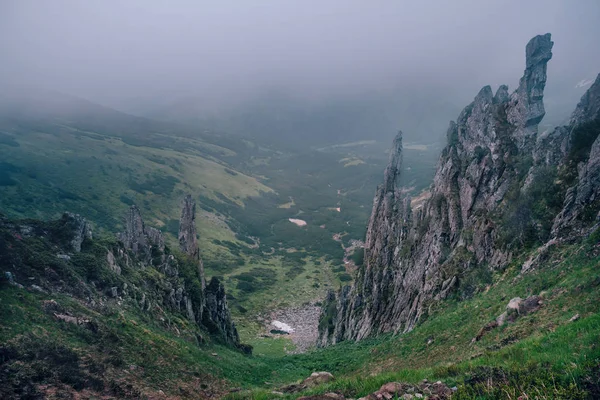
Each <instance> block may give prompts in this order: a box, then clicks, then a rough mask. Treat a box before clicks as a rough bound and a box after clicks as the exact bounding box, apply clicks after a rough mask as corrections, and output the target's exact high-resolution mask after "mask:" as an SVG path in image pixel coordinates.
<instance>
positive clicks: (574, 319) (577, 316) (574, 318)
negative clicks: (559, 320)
mask: <svg viewBox="0 0 600 400" xmlns="http://www.w3.org/2000/svg"><path fill="white" fill-rule="evenodd" d="M579 318H580V317H579V314H575V315H573V316H572V317H571V318H570V319H569V322H575V321H577V320H578V319H579Z"/></svg>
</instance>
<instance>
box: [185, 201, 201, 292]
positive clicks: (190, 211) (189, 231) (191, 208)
mask: <svg viewBox="0 0 600 400" xmlns="http://www.w3.org/2000/svg"><path fill="white" fill-rule="evenodd" d="M179 249H180V250H181V251H182V252H184V253H185V254H187V255H188V256H190V257H191V258H192V259H193V260H196V261H197V262H198V272H199V275H200V277H201V280H202V288H205V287H206V283H205V282H206V281H205V277H204V265H203V263H202V259H201V258H200V250H199V248H198V238H197V236H196V202H194V200H193V199H192V196H191V195H189V194H188V195H186V196H185V198H184V199H183V206H182V208H181V218H180V219H179Z"/></svg>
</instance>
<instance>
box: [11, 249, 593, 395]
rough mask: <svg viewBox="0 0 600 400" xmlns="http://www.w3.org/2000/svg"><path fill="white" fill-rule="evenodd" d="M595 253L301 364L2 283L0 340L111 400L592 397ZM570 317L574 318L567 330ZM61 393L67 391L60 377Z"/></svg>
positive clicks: (564, 256)
mask: <svg viewBox="0 0 600 400" xmlns="http://www.w3.org/2000/svg"><path fill="white" fill-rule="evenodd" d="M599 254H600V246H599V245H598V244H596V245H595V246H593V245H591V244H584V245H577V246H566V247H562V248H560V249H557V250H555V252H554V254H553V257H552V258H551V260H550V261H549V262H548V264H547V265H546V266H545V268H544V269H543V270H540V271H534V272H532V273H528V274H526V275H519V273H518V263H515V264H514V265H513V266H512V267H510V268H508V269H507V270H506V271H504V272H503V273H501V274H499V275H497V276H496V277H495V281H496V283H495V284H494V285H493V286H491V287H489V288H482V289H481V291H480V292H479V293H477V294H476V295H475V296H474V297H473V298H472V299H471V300H467V301H461V302H459V301H449V302H446V303H444V304H441V305H440V306H439V308H438V309H436V310H431V313H430V316H429V318H428V319H427V320H425V321H424V322H423V323H422V324H420V325H419V326H417V327H416V328H415V329H414V330H413V331H412V332H410V333H408V334H404V335H396V336H392V335H384V336H381V337H379V338H374V339H368V340H364V341H361V342H358V343H352V342H347V343H342V344H340V345H336V346H333V347H330V348H326V349H319V350H315V351H312V352H309V353H306V354H302V355H286V356H282V355H281V348H282V347H283V346H284V345H285V343H282V342H281V341H276V340H273V339H270V340H272V342H270V344H268V345H267V344H263V348H262V349H261V350H260V351H258V352H257V353H256V354H255V355H253V356H244V355H242V354H240V353H238V352H235V351H232V350H229V349H227V348H224V347H222V346H219V345H217V344H214V343H213V344H206V345H201V346H198V345H197V344H196V343H195V342H194V341H193V340H190V339H189V338H187V339H186V338H185V337H178V336H177V335H175V334H174V333H173V331H169V330H167V329H165V328H164V327H163V326H162V325H161V323H160V322H159V321H157V320H155V319H152V318H150V317H149V316H147V315H144V314H140V313H138V312H137V311H136V310H135V309H131V308H127V307H125V308H117V307H115V308H114V310H113V312H106V313H103V314H98V313H96V312H94V311H93V310H89V309H86V308H84V307H83V306H82V305H81V304H80V303H79V302H77V301H76V300H74V299H72V298H70V297H67V296H63V295H60V294H55V295H52V296H49V295H46V294H41V293H32V292H28V291H26V290H22V289H15V288H13V287H8V286H6V285H5V286H2V287H1V288H0V290H1V293H2V296H0V317H1V320H2V321H3V323H2V325H1V326H0V342H1V343H4V344H5V347H6V346H13V347H15V348H21V349H25V350H27V349H29V351H30V352H34V353H35V354H38V356H37V358H36V359H37V360H38V362H50V361H48V360H49V359H51V358H52V357H58V356H57V354H55V353H53V352H52V351H50V350H52V349H55V350H56V349H58V350H60V349H66V350H60V352H65V351H67V350H68V351H69V352H71V351H72V352H73V353H74V354H75V355H76V356H74V357H78V358H79V369H78V370H79V371H80V372H79V375H78V377H79V378H78V379H80V380H81V381H82V382H86V383H85V384H82V385H83V387H84V388H88V389H85V390H89V386H90V385H91V384H90V382H92V383H93V379H94V377H96V376H98V375H99V374H100V372H99V371H100V370H101V371H102V372H101V373H102V375H103V376H104V377H109V380H110V383H109V386H108V387H109V388H111V390H113V391H114V393H120V392H119V391H127V390H129V391H133V392H135V391H137V392H135V393H142V394H146V395H152V394H156V393H157V392H158V391H159V390H163V391H164V392H165V393H167V394H170V395H176V396H182V397H194V396H197V395H198V394H202V395H209V394H213V395H214V394H217V395H219V396H220V395H223V394H224V393H225V392H226V391H227V390H229V389H230V388H233V387H239V388H242V389H245V391H242V392H238V393H235V394H231V395H230V396H232V397H235V398H257V399H261V398H274V397H277V396H276V395H273V394H271V391H272V390H274V389H276V388H277V387H280V386H281V385H284V384H286V383H290V382H293V381H296V380H299V379H302V378H304V377H306V376H308V375H309V374H310V373H311V372H313V371H317V370H326V371H329V372H332V373H333V374H334V375H336V376H337V377H338V379H337V380H336V381H335V382H333V383H331V384H329V385H327V386H323V387H318V388H316V389H313V390H311V391H310V393H323V392H327V391H338V392H341V393H343V394H344V395H346V396H360V395H364V394H367V393H370V392H372V391H374V390H376V389H378V387H379V386H380V385H381V384H383V383H385V382H388V381H392V380H400V381H408V382H416V381H418V380H420V379H423V378H428V379H430V380H434V379H442V380H444V381H445V382H447V383H449V384H451V385H454V384H456V385H457V386H458V388H459V391H458V392H457V395H456V396H457V397H458V398H475V397H478V396H479V398H507V397H511V398H516V397H518V395H520V394H522V393H527V394H528V395H529V396H536V395H539V396H541V397H545V398H585V397H584V395H585V390H589V389H590V388H592V387H593V386H589V385H591V383H589V384H588V383H586V382H592V383H593V382H594V379H595V380H596V381H595V384H596V386H595V387H596V389H597V388H598V386H597V385H598V383H599V382H598V375H597V374H598V372H597V369H596V372H595V374H596V375H595V377H594V375H593V374H592V372H591V371H592V369H593V368H598V366H599V365H600V348H599V347H598V343H600V314H599V313H598V311H599V307H598V304H599V302H600V290H599V287H600V270H599V269H598V265H599V262H600V256H599ZM531 294H541V295H542V296H543V298H544V305H543V307H542V309H540V310H539V311H538V312H536V313H534V314H531V315H528V316H525V317H521V318H520V319H518V320H517V322H515V323H514V324H509V325H505V326H503V327H501V328H497V329H495V330H493V331H491V332H490V333H488V334H487V335H486V336H484V338H483V339H482V340H481V341H479V342H477V343H475V344H472V343H471V338H473V337H474V336H475V335H476V334H477V332H478V331H479V329H480V328H481V327H482V326H483V325H485V324H486V323H487V322H489V321H491V320H492V319H493V318H495V317H496V316H497V315H498V314H500V313H501V312H502V311H503V309H504V307H505V305H506V304H507V302H508V300H510V299H511V298H512V297H517V296H519V297H525V296H527V295H531ZM50 298H51V299H54V300H56V301H58V302H59V303H60V304H62V305H64V306H66V307H67V308H69V309H70V310H72V311H74V312H75V313H80V314H84V315H88V316H90V317H92V318H93V319H94V320H95V321H96V322H97V323H98V326H99V330H98V332H97V333H90V332H89V330H86V329H84V328H80V327H76V326H73V325H70V324H65V323H62V322H59V321H56V320H55V319H54V318H53V317H51V316H50V315H48V314H46V313H44V312H43V311H42V306H41V305H42V301H43V300H45V299H50ZM576 313H578V314H580V316H581V318H580V319H579V320H578V321H575V322H569V319H570V318H571V317H572V316H573V315H575V314H576ZM269 346H270V347H271V348H272V349H271V350H272V351H269ZM30 348H31V349H30ZM44 349H45V350H44ZM47 349H50V350H48V351H46V350H47ZM42 350H43V351H42ZM58 350H57V352H58ZM40 352H41V354H42V355H43V356H42V357H41V358H40V356H39V354H40ZM65 365H68V364H65ZM11 368H14V370H13V375H12V376H14V377H17V378H18V379H30V378H31V374H32V373H33V372H32V370H33V369H32V368H33V367H32V364H30V363H28V362H27V360H25V361H24V362H21V363H17V364H14V365H13V366H12V367H11ZM65 368H66V367H65ZM98 368H100V370H99V369H98ZM50 370H51V371H52V372H51V373H52V374H57V376H58V377H57V378H56V379H58V380H59V381H60V379H63V380H64V379H65V378H64V377H62V378H61V373H63V372H64V371H63V372H61V371H62V369H60V368H58V369H56V370H55V369H54V368H51V369H50ZM67 372H68V371H67ZM66 384H73V383H70V381H69V380H68V379H67V383H66ZM128 385H132V387H129V386H128ZM586 385H588V386H586ZM92 387H93V385H92ZM289 397H290V398H293V397H294V396H289Z"/></svg>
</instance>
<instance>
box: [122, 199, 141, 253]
mask: <svg viewBox="0 0 600 400" xmlns="http://www.w3.org/2000/svg"><path fill="white" fill-rule="evenodd" d="M117 237H118V239H119V240H120V241H121V242H122V243H123V245H125V248H127V249H129V250H131V251H132V252H133V253H134V254H135V255H144V254H146V255H149V254H148V253H149V248H148V241H147V238H146V229H145V226H144V221H143V220H142V215H141V213H140V209H139V208H138V206H136V205H135V204H134V205H132V206H131V207H130V208H129V212H128V213H127V216H126V218H125V232H123V233H120V234H118V235H117Z"/></svg>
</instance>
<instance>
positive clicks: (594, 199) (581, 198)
mask: <svg viewBox="0 0 600 400" xmlns="http://www.w3.org/2000/svg"><path fill="white" fill-rule="evenodd" d="M560 132H561V133H562V134H563V136H564V137H566V138H567V139H566V140H565V142H566V143H568V147H567V149H566V150H567V151H565V155H564V157H566V158H567V161H566V162H568V161H569V160H568V158H569V155H570V154H573V153H574V152H575V150H577V146H578V143H581V140H582V139H581V138H582V137H587V138H589V140H592V139H593V142H592V145H591V148H590V149H589V155H588V156H587V158H584V159H583V160H580V159H579V158H577V161H578V163H577V165H567V166H566V167H571V168H576V170H577V179H576V183H575V184H574V185H573V186H571V187H569V188H568V190H567V192H566V195H565V200H564V203H563V209H562V210H561V212H560V213H559V214H558V215H557V216H556V218H555V219H554V224H553V226H552V234H553V236H555V237H557V238H561V237H567V236H569V235H570V236H573V235H574V236H575V237H576V236H578V235H581V234H586V233H587V231H588V230H589V229H587V225H589V223H590V222H594V223H598V222H600V220H599V218H600V214H599V213H598V209H599V208H600V137H599V136H598V132H600V74H599V75H598V77H597V78H596V81H595V82H594V84H593V85H592V86H591V87H590V88H589V89H588V91H587V92H586V93H585V94H584V95H583V97H582V98H581V101H580V102H579V104H578V105H577V108H576V109H575V111H574V112H573V114H572V116H571V119H570V123H569V126H568V127H562V128H561V130H560Z"/></svg>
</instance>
